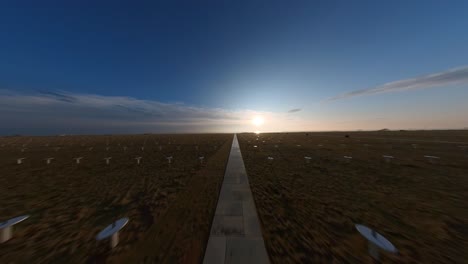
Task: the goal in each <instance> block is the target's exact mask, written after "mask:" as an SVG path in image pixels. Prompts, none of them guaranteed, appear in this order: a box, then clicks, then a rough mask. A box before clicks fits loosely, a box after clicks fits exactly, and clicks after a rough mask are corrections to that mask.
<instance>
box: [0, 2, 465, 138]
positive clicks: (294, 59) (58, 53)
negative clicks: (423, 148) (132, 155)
mask: <svg viewBox="0 0 468 264" xmlns="http://www.w3.org/2000/svg"><path fill="white" fill-rule="evenodd" d="M467 10H468V1H430V0H424V1H422V0H415V1H398V0H395V1H364V0H359V1H312V0H307V1H306V0H294V1H284V0H283V1H278V0H262V1H260V0H235V1H234V0H232V1H228V0H213V1H208V0H200V1H178V0H171V1H169V0H167V1H166V0H165V1H115V0H114V1H99V2H98V1H45V0H44V1H2V2H0V124H2V125H0V135H11V134H24V135H48V134H103V133H204V132H242V131H261V132H265V131H279V132H281V131H330V130H360V129H363V130H375V129H383V128H388V129H447V128H448V129H459V128H466V127H468V114H467V113H468V103H467V99H468V33H467V32H468V31H467V28H468V11H467ZM252 120H255V121H256V122H253V121H252Z"/></svg>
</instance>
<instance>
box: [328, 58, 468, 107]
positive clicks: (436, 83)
mask: <svg viewBox="0 0 468 264" xmlns="http://www.w3.org/2000/svg"><path fill="white" fill-rule="evenodd" d="M455 84H468V66H464V67H459V68H454V69H450V70H447V71H443V72H438V73H433V74H429V75H424V76H419V77H416V78H411V79H405V80H399V81H394V82H389V83H385V84H382V85H379V86H376V87H372V88H367V89H362V90H356V91H352V92H348V93H343V94H340V95H337V96H334V97H331V98H329V99H327V101H336V100H341V99H347V98H351V97H356V96H363V95H372V94H379V93H388V92H397V91H408V90H417V89H425V88H430V87H446V86H449V85H455Z"/></svg>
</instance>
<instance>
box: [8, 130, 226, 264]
mask: <svg viewBox="0 0 468 264" xmlns="http://www.w3.org/2000/svg"><path fill="white" fill-rule="evenodd" d="M232 138H233V136H232V135H231V134H205V135H201V134H200V135H197V134H194V135H114V136H61V137H2V138H0V171H1V174H0V221H3V220H7V219H10V218H12V217H15V216H18V215H24V214H29V215H30V218H29V219H27V220H25V221H24V222H22V223H20V224H18V225H16V226H15V228H14V236H13V238H12V239H11V240H9V241H7V242H6V243H4V244H1V246H0V263H103V262H106V263H146V262H151V263H197V262H201V261H202V259H203V255H204V250H205V246H206V243H207V240H208V236H209V232H210V227H211V221H212V219H213V215H214V211H215V208H216V201H217V198H218V193H219V190H220V186H221V183H222V179H223V175H224V171H225V167H226V163H227V159H228V155H229V150H230V147H231V143H232ZM168 156H173V159H172V163H171V164H169V163H168V160H167V159H166V157H168ZM200 156H204V160H203V163H201V162H200V160H199V157H200ZM49 157H51V158H54V159H53V160H52V161H51V163H50V164H49V165H47V164H46V161H45V159H46V158H49ZM75 157H83V158H82V159H81V161H80V164H76V161H75V160H74V159H73V158H75ZM105 157H112V159H111V160H110V163H109V165H106V163H105V161H104V158H105ZM136 157H142V158H141V163H140V164H139V165H138V164H137V160H136V159H135V158H136ZM18 158H26V159H24V161H23V164H17V159H18ZM121 217H128V218H129V219H130V221H129V223H128V225H127V226H126V227H124V229H123V230H122V231H121V232H120V243H119V245H118V246H117V247H116V248H115V249H114V250H110V246H109V244H110V242H109V240H105V241H96V239H95V237H96V235H97V234H98V233H99V232H100V231H101V230H102V229H103V228H104V227H106V226H107V225H109V224H110V223H112V221H114V220H116V219H119V218H121Z"/></svg>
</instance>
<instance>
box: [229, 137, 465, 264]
mask: <svg viewBox="0 0 468 264" xmlns="http://www.w3.org/2000/svg"><path fill="white" fill-rule="evenodd" d="M346 135H348V137H346ZM238 139H239V143H240V146H241V151H242V155H243V159H244V162H245V166H246V169H247V173H248V175H249V181H250V185H251V189H252V192H253V196H254V200H255V203H256V207H257V211H258V213H259V217H260V220H261V223H262V229H263V235H264V238H265V243H266V246H267V251H268V253H269V255H270V260H271V261H272V263H282V264H284V263H332V262H334V263H372V260H371V258H370V257H369V254H368V252H367V242H366V240H365V239H364V238H363V237H362V236H361V235H360V234H359V233H358V232H357V231H356V229H355V227H354V225H355V224H364V225H367V226H369V227H371V228H374V229H375V230H377V231H378V232H379V233H381V234H382V235H384V236H385V237H386V238H387V239H389V240H390V241H391V242H392V243H393V244H394V245H395V246H396V247H397V249H398V250H399V253H398V254H389V253H383V252H382V254H381V260H382V262H383V263H466V261H467V259H468V250H467V249H468V202H467V201H468V148H467V147H466V146H468V131H399V132H387V131H381V132H351V133H266V134H258V135H257V134H248V133H245V134H239V135H238ZM384 155H388V156H393V157H394V159H392V160H391V161H390V162H389V163H387V162H386V161H385V160H384V158H383V156H384ZM426 155H430V156H437V157H439V159H435V160H434V161H433V162H431V161H429V160H428V159H427V158H425V157H424V156H426ZM306 156H307V157H310V158H311V159H310V161H309V163H307V162H306V160H305V158H304V157H306ZM344 156H349V157H352V159H345V158H344ZM268 157H273V160H269V159H268Z"/></svg>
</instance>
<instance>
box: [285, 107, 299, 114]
mask: <svg viewBox="0 0 468 264" xmlns="http://www.w3.org/2000/svg"><path fill="white" fill-rule="evenodd" d="M300 111H302V108H294V109H291V110H289V111H288V113H290V114H291V113H296V112H300Z"/></svg>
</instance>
